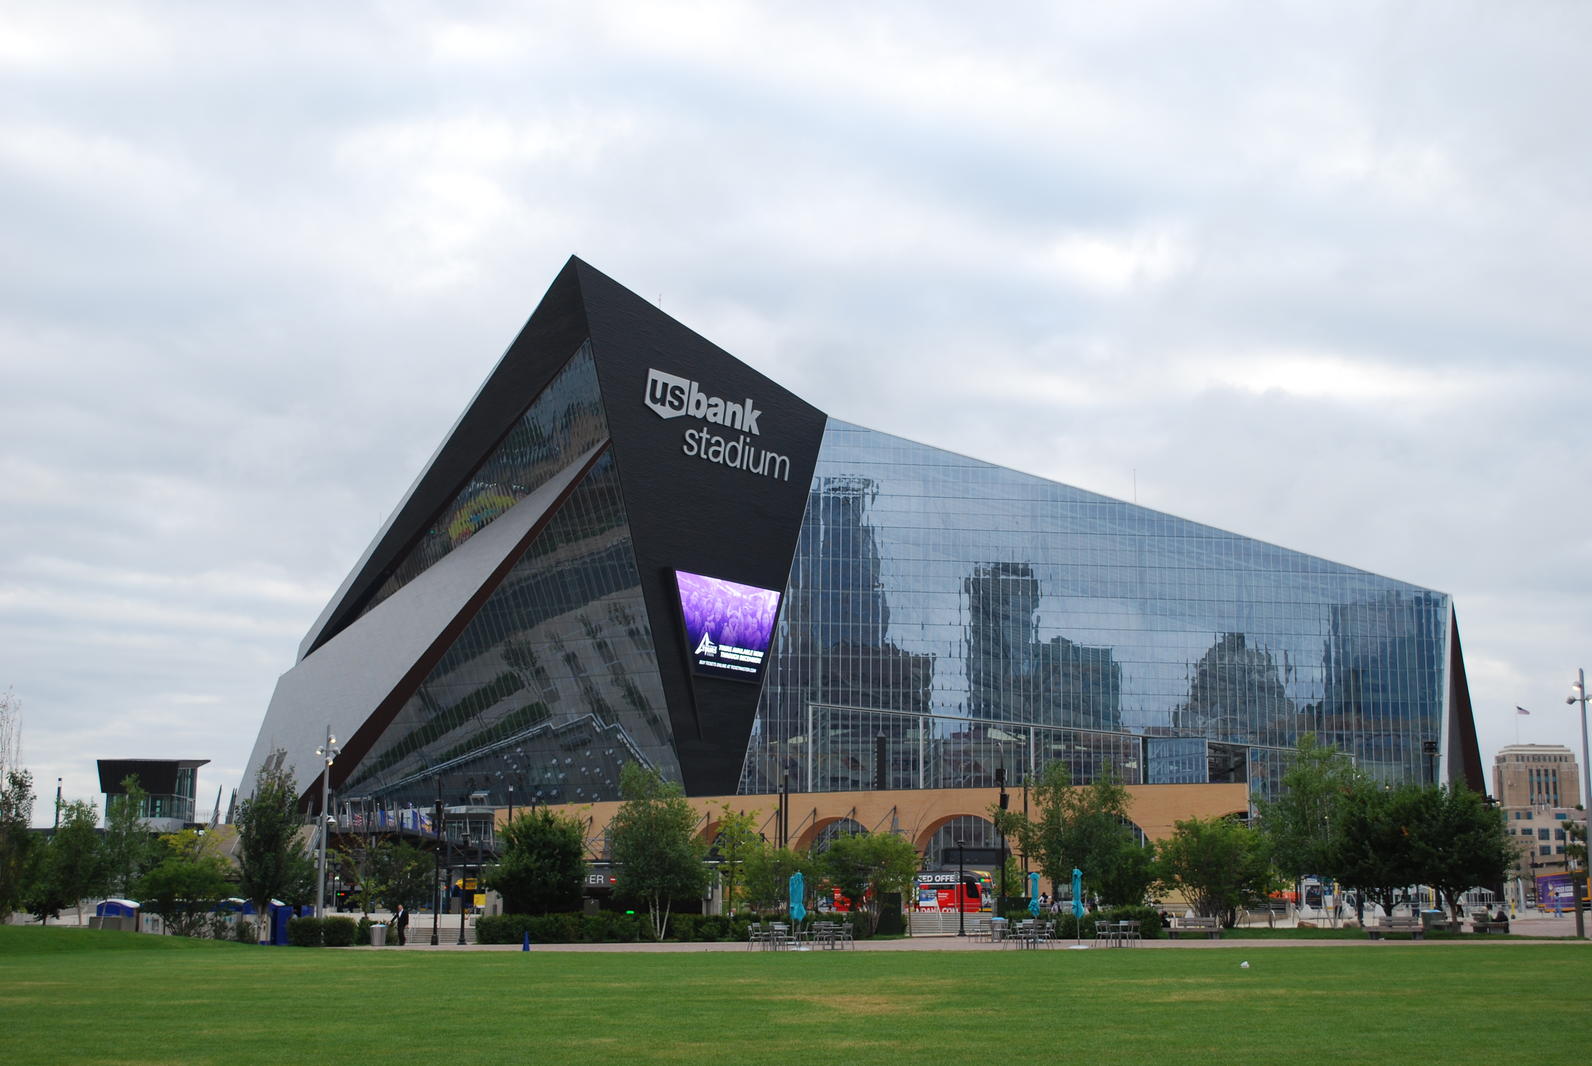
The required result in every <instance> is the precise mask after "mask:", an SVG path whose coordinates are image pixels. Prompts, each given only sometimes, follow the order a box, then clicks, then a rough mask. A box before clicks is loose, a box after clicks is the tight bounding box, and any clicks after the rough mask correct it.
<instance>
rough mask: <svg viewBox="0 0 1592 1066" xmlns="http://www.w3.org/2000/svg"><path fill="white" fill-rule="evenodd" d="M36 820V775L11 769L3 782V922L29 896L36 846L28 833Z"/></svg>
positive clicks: (0, 913) (0, 846) (0, 851)
mask: <svg viewBox="0 0 1592 1066" xmlns="http://www.w3.org/2000/svg"><path fill="white" fill-rule="evenodd" d="M32 816H33V775H32V774H30V773H28V771H26V770H23V769H21V768H19V767H15V766H10V767H7V768H6V770H5V779H4V781H3V782H0V922H7V921H10V920H11V915H12V913H13V912H14V911H16V910H18V909H19V908H21V906H22V904H23V901H24V897H25V896H26V894H27V892H26V886H27V882H28V878H29V876H30V875H31V874H32V873H33V870H32V854H33V849H34V844H35V840H34V837H33V834H32V833H30V832H29V831H28V820H29V819H30V818H31V817H32Z"/></svg>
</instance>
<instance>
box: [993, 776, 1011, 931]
mask: <svg viewBox="0 0 1592 1066" xmlns="http://www.w3.org/2000/svg"><path fill="white" fill-rule="evenodd" d="M995 786H996V787H997V788H999V789H1000V797H999V799H998V800H997V801H996V802H998V803H999V804H1000V810H1001V813H1002V814H1005V813H1006V807H1007V805H1008V804H1009V803H1010V802H1011V798H1010V797H1009V796H1007V795H1006V763H1005V762H1004V761H1003V762H1002V763H1001V765H999V766H997V767H996V768H995ZM1000 834H1001V894H1000V898H999V899H997V900H996V901H995V909H994V914H995V917H997V918H999V917H1000V916H1001V908H1002V907H1003V906H1005V905H1006V827H1005V823H1004V822H1002V824H1001V829H1000Z"/></svg>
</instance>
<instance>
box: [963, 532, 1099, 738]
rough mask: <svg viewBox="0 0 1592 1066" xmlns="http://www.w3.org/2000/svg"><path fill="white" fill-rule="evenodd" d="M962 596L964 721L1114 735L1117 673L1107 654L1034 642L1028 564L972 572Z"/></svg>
mask: <svg viewBox="0 0 1592 1066" xmlns="http://www.w3.org/2000/svg"><path fill="white" fill-rule="evenodd" d="M963 587H964V589H965V590H966V595H967V613H968V623H967V675H968V713H969V714H970V715H971V716H972V717H974V718H990V719H994V720H997V721H1004V722H1039V723H1042V724H1045V725H1066V726H1073V727H1075V728H1083V729H1117V728H1119V727H1120V726H1121V724H1122V714H1121V709H1120V707H1119V705H1118V698H1119V695H1120V692H1121V687H1122V670H1121V668H1120V667H1118V666H1117V664H1116V663H1115V662H1114V661H1113V660H1112V656H1111V649H1110V648H1089V647H1084V646H1083V645H1080V644H1076V643H1074V642H1073V641H1071V640H1069V639H1067V638H1066V637H1063V636H1055V637H1051V638H1050V640H1048V641H1044V642H1041V641H1040V639H1039V616H1038V612H1039V602H1040V596H1039V580H1038V579H1037V578H1035V577H1034V572H1033V568H1032V567H1031V566H1029V565H1028V564H1027V563H988V564H982V565H979V566H977V567H975V568H974V569H973V574H972V575H971V576H970V577H968V578H967V579H966V580H965V582H964V584H963Z"/></svg>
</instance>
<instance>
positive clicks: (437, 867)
mask: <svg viewBox="0 0 1592 1066" xmlns="http://www.w3.org/2000/svg"><path fill="white" fill-rule="evenodd" d="M431 831H432V833H434V834H436V839H435V840H433V841H432V842H431V844H432V852H431V854H432V860H433V869H432V875H431V946H432V947H436V946H437V924H438V923H439V922H440V921H441V920H442V775H441V774H438V775H437V805H436V807H435V808H434V809H433V810H432V812H431Z"/></svg>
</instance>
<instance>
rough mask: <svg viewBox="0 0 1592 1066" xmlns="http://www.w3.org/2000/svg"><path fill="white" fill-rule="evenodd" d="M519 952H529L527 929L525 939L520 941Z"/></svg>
mask: <svg viewBox="0 0 1592 1066" xmlns="http://www.w3.org/2000/svg"><path fill="white" fill-rule="evenodd" d="M520 950H521V951H530V950H531V931H530V930H529V929H527V930H525V939H524V940H521V941H520Z"/></svg>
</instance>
